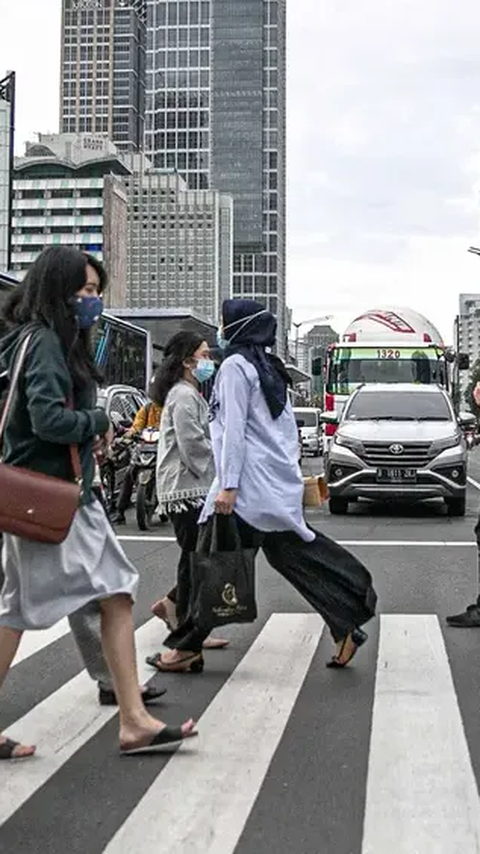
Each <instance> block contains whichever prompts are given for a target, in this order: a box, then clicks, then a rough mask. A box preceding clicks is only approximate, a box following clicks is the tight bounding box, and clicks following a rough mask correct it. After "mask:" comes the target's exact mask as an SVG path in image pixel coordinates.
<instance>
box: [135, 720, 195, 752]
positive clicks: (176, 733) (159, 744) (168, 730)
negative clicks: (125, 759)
mask: <svg viewBox="0 0 480 854" xmlns="http://www.w3.org/2000/svg"><path fill="white" fill-rule="evenodd" d="M196 735H197V733H196V732H193V733H191V734H189V735H188V736H187V737H186V738H185V736H184V735H183V732H182V728H181V727H171V726H166V727H164V728H163V729H161V730H160V732H157V734H156V735H155V736H154V737H153V738H152V739H151V740H150V741H149V742H148V744H142V745H140V744H137V745H135V746H132V747H128V748H125V747H124V748H122V749H121V750H120V755H121V756H139V755H140V754H152V753H161V752H162V751H163V750H165V748H168V750H170V751H171V750H175V749H176V748H177V747H179V746H180V745H181V743H182V742H183V741H186V740H188V739H189V738H192V737H193V736H196Z"/></svg>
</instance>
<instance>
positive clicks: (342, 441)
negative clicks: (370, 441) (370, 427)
mask: <svg viewBox="0 0 480 854" xmlns="http://www.w3.org/2000/svg"><path fill="white" fill-rule="evenodd" d="M334 444H335V445H340V446H341V447H342V448H349V450H350V451H353V452H354V453H355V454H363V444H362V443H361V441H360V439H354V438H353V437H352V436H344V435H343V434H342V433H337V434H336V435H335V439H334Z"/></svg>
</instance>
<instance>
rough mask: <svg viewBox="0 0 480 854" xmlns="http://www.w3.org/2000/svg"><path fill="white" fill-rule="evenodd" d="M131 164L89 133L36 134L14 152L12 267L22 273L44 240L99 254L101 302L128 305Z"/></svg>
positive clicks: (48, 244)
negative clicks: (103, 275) (103, 273)
mask: <svg viewBox="0 0 480 854" xmlns="http://www.w3.org/2000/svg"><path fill="white" fill-rule="evenodd" d="M129 174H130V173H129V171H128V169H127V167H126V166H125V164H124V163H123V161H122V160H121V159H120V158H119V156H118V154H117V153H116V149H115V146H114V145H113V144H112V143H110V142H108V141H107V140H105V139H103V138H102V137H99V138H98V137H97V138H96V137H92V136H90V135H87V134H83V135H82V134H79V135H75V134H59V135H58V134H55V135H46V134H40V135H39V141H38V142H37V143H31V144H29V145H27V150H26V154H25V157H19V158H16V159H15V171H14V182H13V186H14V194H13V233H12V248H13V252H12V265H11V268H12V271H13V272H14V274H15V275H16V276H17V277H18V278H22V277H23V276H24V275H25V273H26V272H27V270H28V268H29V267H30V265H31V264H32V262H33V261H34V260H35V258H36V257H37V255H38V254H39V253H40V252H41V251H42V249H44V248H45V246H50V245H52V244H53V245H59V244H60V245H66V246H75V247H76V248H77V249H82V250H83V251H85V252H89V253H90V254H92V255H94V256H95V257H97V258H98V259H99V260H102V261H104V263H105V266H106V268H107V270H108V274H109V288H108V289H107V292H106V294H105V303H106V305H107V306H109V305H115V306H122V305H125V304H126V284H127V248H126V247H127V196H126V192H125V185H124V183H123V179H124V178H125V177H126V176H127V175H129Z"/></svg>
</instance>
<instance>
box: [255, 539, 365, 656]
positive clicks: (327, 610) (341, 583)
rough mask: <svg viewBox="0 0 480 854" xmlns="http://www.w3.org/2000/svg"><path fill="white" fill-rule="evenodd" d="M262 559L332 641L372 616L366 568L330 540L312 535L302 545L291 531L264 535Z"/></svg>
mask: <svg viewBox="0 0 480 854" xmlns="http://www.w3.org/2000/svg"><path fill="white" fill-rule="evenodd" d="M262 548H263V550H264V552H265V556H266V558H267V560H268V562H269V563H270V564H271V566H273V567H274V569H276V570H277V571H278V572H280V574H281V575H283V577H284V578H286V579H287V581H290V583H291V584H292V585H293V586H294V587H295V589H296V590H298V592H299V593H300V594H301V595H302V596H303V597H304V598H305V599H306V600H307V601H308V602H310V604H311V605H312V607H313V608H315V610H316V611H318V613H319V614H321V616H322V617H323V619H324V620H325V622H326V623H327V625H328V627H329V629H330V631H331V633H332V637H333V639H334V641H335V642H336V643H339V644H340V643H343V641H344V640H345V638H347V637H348V636H349V635H350V633H351V632H352V631H354V630H355V629H356V628H358V627H360V626H362V625H363V624H364V623H366V622H367V621H368V620H370V619H371V618H372V617H373V616H374V615H375V606H376V601H377V596H376V593H375V591H374V589H373V585H372V577H371V575H370V573H369V571H368V570H367V569H366V567H365V566H364V565H363V564H362V563H361V562H360V561H359V560H358V559H357V558H356V557H355V556H354V555H353V554H351V552H348V551H347V550H346V549H344V548H343V547H342V546H339V545H338V543H336V542H334V540H330V539H329V538H328V537H325V536H324V535H323V534H319V533H317V534H316V538H315V540H313V541H312V542H309V543H307V542H305V541H304V540H301V539H300V537H298V536H297V535H295V534H292V533H288V532H287V533H275V534H266V535H265V540H264V543H263V546H262Z"/></svg>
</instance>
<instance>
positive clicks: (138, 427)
mask: <svg viewBox="0 0 480 854" xmlns="http://www.w3.org/2000/svg"><path fill="white" fill-rule="evenodd" d="M161 417H162V410H161V408H160V406H158V405H157V404H156V403H154V402H153V401H149V402H148V403H145V404H144V405H143V406H142V407H140V409H139V410H138V412H137V414H136V416H135V418H134V421H133V424H132V426H131V427H130V429H129V430H127V432H126V434H125V436H126V437H130V438H133V437H134V436H138V435H140V434H141V433H142V432H143V430H158V428H159V427H160V419H161ZM136 479H137V467H136V466H134V465H129V467H128V469H127V473H126V475H125V480H124V481H123V484H122V489H121V491H120V495H119V497H118V503H117V510H116V512H115V513H114V514H113V516H112V522H113V524H114V525H125V523H126V519H125V513H126V511H127V509H128V507H129V506H130V501H131V499H132V492H133V489H134V486H135V482H136Z"/></svg>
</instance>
